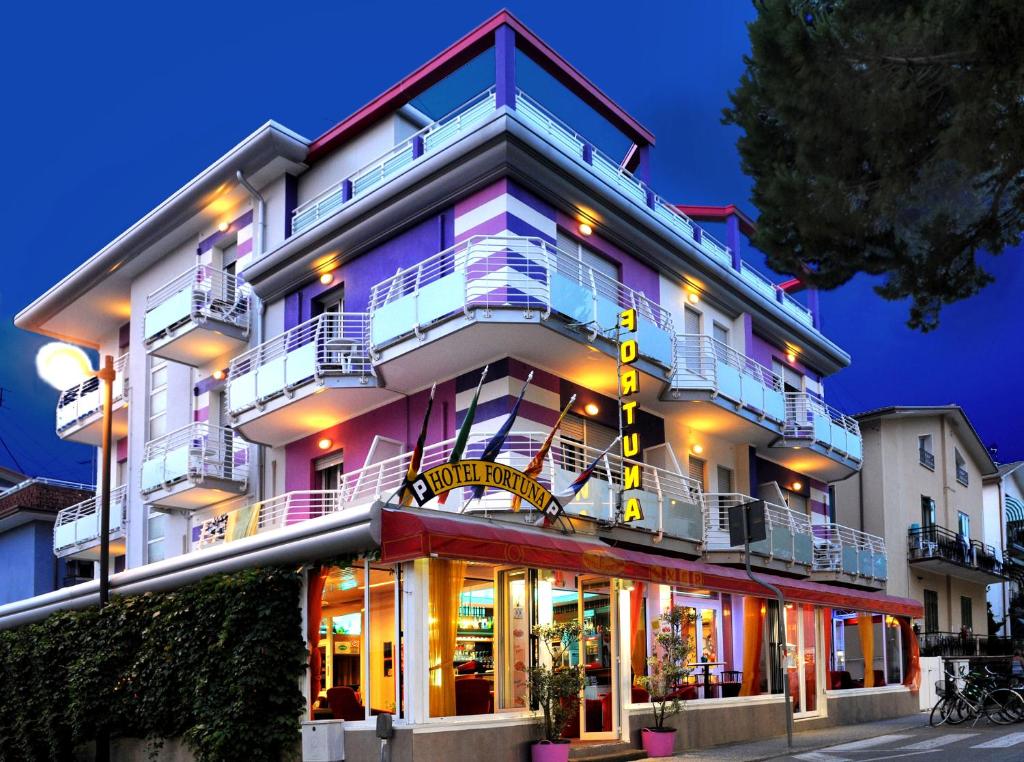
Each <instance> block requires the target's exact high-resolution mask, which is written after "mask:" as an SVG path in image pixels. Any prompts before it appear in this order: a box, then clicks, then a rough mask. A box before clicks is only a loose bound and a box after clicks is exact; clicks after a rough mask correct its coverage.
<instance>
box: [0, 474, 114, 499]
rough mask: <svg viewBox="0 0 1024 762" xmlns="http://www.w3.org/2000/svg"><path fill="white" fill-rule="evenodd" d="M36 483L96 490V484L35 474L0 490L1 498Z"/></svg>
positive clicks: (85, 490)
mask: <svg viewBox="0 0 1024 762" xmlns="http://www.w3.org/2000/svg"><path fill="white" fill-rule="evenodd" d="M36 484H46V485H48V486H50V487H63V488H64V489H77V490H81V491H82V492H94V491H95V490H96V485H95V484H85V483H84V482H69V481H65V480H64V479H50V478H49V477H46V476H33V477H32V478H31V479H25V480H24V481H20V482H18V483H17V484H14V485H12V486H10V487H8V488H7V489H5V490H3V491H2V492H0V498H3V497H7V496H8V495H13V494H14V493H16V492H21V491H22V490H23V489H28V488H29V487H31V486H33V485H36Z"/></svg>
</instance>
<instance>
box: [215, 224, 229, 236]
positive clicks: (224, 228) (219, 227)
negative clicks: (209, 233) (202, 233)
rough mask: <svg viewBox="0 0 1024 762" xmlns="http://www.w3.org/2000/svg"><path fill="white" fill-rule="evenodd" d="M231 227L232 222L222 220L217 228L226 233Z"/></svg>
mask: <svg viewBox="0 0 1024 762" xmlns="http://www.w3.org/2000/svg"><path fill="white" fill-rule="evenodd" d="M230 227H231V223H229V222H222V223H220V224H219V225H218V226H217V230H219V231H220V232H222V233H226V232H228V228H230Z"/></svg>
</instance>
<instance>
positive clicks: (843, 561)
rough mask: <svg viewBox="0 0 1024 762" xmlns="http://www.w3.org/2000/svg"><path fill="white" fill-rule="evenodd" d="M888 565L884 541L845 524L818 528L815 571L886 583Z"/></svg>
mask: <svg viewBox="0 0 1024 762" xmlns="http://www.w3.org/2000/svg"><path fill="white" fill-rule="evenodd" d="M887 563H888V562H887V559H886V555H885V540H883V539H882V538H881V537H878V536H877V535H873V534H868V533H867V532H862V531H860V530H859V529H854V528H852V527H848V526H843V525H842V524H816V525H815V526H814V564H813V567H812V568H813V570H814V571H826V572H843V573H846V574H850V575H854V576H860V577H869V578H872V579H877V580H884V579H886V577H887V576H888V569H887Z"/></svg>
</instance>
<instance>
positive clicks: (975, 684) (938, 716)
mask: <svg viewBox="0 0 1024 762" xmlns="http://www.w3.org/2000/svg"><path fill="white" fill-rule="evenodd" d="M1000 677H1002V676H1001V675H997V674H996V673H993V672H992V671H991V670H990V669H988V667H986V668H985V673H984V674H983V673H980V672H971V673H969V674H964V673H961V675H960V676H959V677H958V676H957V675H953V674H950V673H948V672H947V673H946V679H945V680H940V681H937V682H936V684H935V691H936V693H937V694H938V696H939V700H938V701H937V702H936V703H935V706H934V707H932V711H931V714H930V715H929V717H928V724H929V725H931V726H932V727H938V726H939V725H942V724H943V723H947V724H949V725H959V724H960V723H962V722H966V721H967V720H973V721H974V722H973V724H974V725H976V724H977V723H978V721H979V720H980V719H981V718H982V717H985V719H987V720H988V721H989V722H992V723H993V724H996V725H1009V724H1010V723H1012V722H1021V721H1022V720H1024V697H1022V696H1021V694H1020V693H1018V692H1017V691H1015V690H1013V689H1011V688H1009V687H1006V686H999V685H997V684H996V681H997V679H998V678H1000ZM959 678H963V682H964V686H963V688H960V687H959V684H958V681H959ZM947 686H948V688H947Z"/></svg>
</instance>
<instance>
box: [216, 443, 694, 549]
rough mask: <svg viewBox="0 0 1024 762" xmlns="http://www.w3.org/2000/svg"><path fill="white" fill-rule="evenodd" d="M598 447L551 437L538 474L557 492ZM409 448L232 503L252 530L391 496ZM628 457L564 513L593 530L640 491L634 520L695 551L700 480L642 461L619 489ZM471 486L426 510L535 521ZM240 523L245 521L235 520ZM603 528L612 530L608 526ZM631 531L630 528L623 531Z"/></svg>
mask: <svg viewBox="0 0 1024 762" xmlns="http://www.w3.org/2000/svg"><path fill="white" fill-rule="evenodd" d="M490 436H491V435H490V434H489V433H482V434H473V435H472V436H471V437H470V440H469V443H468V445H467V448H466V451H465V453H464V456H463V457H464V458H467V459H468V458H475V457H479V455H480V453H481V452H482V451H483V448H484V446H485V444H486V442H487V440H488V439H490ZM546 436H547V432H520V433H516V434H512V435H510V436H509V438H508V440H507V441H506V447H505V450H504V451H503V452H502V454H501V455H500V456H499V457H498V460H499V461H500V462H502V463H507V464H510V465H512V466H514V467H516V468H520V469H521V468H524V467H525V466H526V464H527V463H528V462H529V461H530V460H531V459H532V458H533V456H534V455H536V453H537V449H538V448H539V446H540V443H541V442H542V441H543V439H544V437H546ZM454 441H455V440H454V439H448V440H446V441H443V442H438V443H435V444H432V445H429V446H427V447H426V448H425V450H424V452H423V462H422V465H421V470H426V469H429V468H432V467H434V466H437V465H440V464H442V463H445V462H447V461H448V458H449V456H450V454H451V447H452V444H453V443H454ZM597 454H598V453H597V452H596V451H594V450H592V449H591V448H587V447H584V446H583V445H580V444H577V443H575V442H569V441H567V440H561V439H560V438H557V437H556V440H555V443H554V444H553V445H552V447H551V449H550V450H549V452H548V455H547V457H546V459H545V463H544V466H543V469H542V471H541V473H540V474H539V475H538V477H537V478H538V481H540V482H541V483H542V484H544V485H545V486H546V487H548V488H549V489H552V486H553V491H554V492H555V493H556V494H557V493H558V492H559V490H563V489H565V487H566V486H567V485H568V484H570V483H571V482H572V481H573V480H574V479H575V478H576V476H577V475H578V474H579V472H580V471H581V470H582V469H583V468H585V467H586V466H587V465H589V463H590V462H591V460H593V458H594V457H596V455H597ZM410 457H411V455H410V454H409V453H406V454H403V455H399V456H397V457H394V458H390V459H387V460H383V461H381V462H379V463H375V464H372V465H368V466H364V467H363V468H361V469H358V470H356V471H351V472H349V473H346V474H344V475H343V477H342V484H341V487H340V489H338V490H329V491H298V492H290V493H287V494H284V495H279V496H277V497H274V498H271V499H269V500H265V501H263V502H262V503H256V504H254V506H247V507H245V508H240V509H236V510H239V511H249V512H251V511H252V510H253V508H254V507H255V509H256V511H257V512H258V517H256V518H255V519H254V522H255V523H254V526H255V527H256V531H257V532H265V531H270V530H273V529H279V528H281V527H284V526H289V525H291V524H295V523H298V522H301V521H307V520H310V519H315V518H318V517H320V516H324V515H328V514H331V513H335V512H337V511H341V510H345V509H346V508H349V507H354V506H357V505H365V504H367V503H372V502H374V501H377V500H383V501H389V502H396V501H397V495H396V494H395V493H396V492H397V490H398V489H399V488H400V487H401V485H402V482H403V480H404V479H405V476H406V473H407V472H408V470H409V459H410ZM631 462H632V461H623V459H622V458H620V457H618V456H614V455H607V456H606V457H605V458H604V459H603V460H602V462H601V463H600V464H599V465H598V467H597V468H596V469H595V472H594V475H593V477H592V478H591V479H590V481H589V483H588V484H587V485H586V487H584V489H583V490H582V491H581V492H580V494H579V495H578V496H577V498H576V499H575V500H573V501H572V502H570V503H569V504H568V505H567V506H566V513H567V514H568V515H569V516H570V517H572V518H573V519H574V520H576V521H575V523H577V524H578V525H579V526H580V527H581V528H584V527H586V528H588V529H584V530H583V531H591V532H596V531H598V523H599V522H605V521H611V520H613V519H614V516H615V510H616V508H617V506H618V505H619V499H620V497H634V496H635V497H637V498H639V500H640V503H641V505H642V507H643V510H644V520H643V521H642V522H637V523H636V524H634V525H632V526H633V528H635V529H639V530H642V531H645V532H647V533H654V532H659V531H660V532H663V533H664V535H665V537H666V538H669V539H670V540H671V539H675V540H679V541H681V542H683V543H686V544H688V545H689V547H690V548H691V549H692V550H693V552H695V551H696V547H697V544H698V543H699V542H700V541H701V539H702V537H703V510H702V506H703V496H702V494H701V490H700V485H699V484H698V483H697V482H695V481H693V480H692V479H689V478H688V477H685V476H683V475H681V474H675V473H671V472H668V471H665V470H664V469H659V468H655V467H654V466H650V465H646V464H641V470H642V485H643V489H641V490H630V491H629V492H628V493H623V491H622V489H621V484H622V478H621V476H622V466H623V463H626V464H629V463H631ZM468 497H469V490H468V489H456V490H453V491H452V492H451V493H450V495H449V497H448V500H447V502H446V503H445V505H443V506H442V505H439V504H438V502H437V500H436V499H435V500H433V501H431V502H430V503H428V504H427V505H426V506H425V507H426V508H427V509H434V510H444V511H449V512H453V513H458V512H460V511H463V510H464V512H466V513H473V514H483V515H486V516H489V517H491V518H496V519H505V520H509V521H519V522H522V521H527V522H535V521H536V516H537V514H538V512H537V511H536V509H535V508H534V507H533V506H531V505H529V504H527V503H523V505H522V510H521V511H520V512H518V513H513V512H512V510H511V497H510V495H509V494H508V493H506V492H498V491H493V490H492V491H489V492H488V493H486V494H485V495H484V496H483V497H482V498H481V499H480V500H474V501H469V502H468V504H467V501H468ZM239 523H242V522H239ZM226 527H227V522H226V521H224V518H223V516H217V517H214V518H211V519H210V520H209V521H207V522H205V524H204V525H203V527H202V530H201V533H200V540H199V543H198V547H206V546H208V545H212V544H217V543H220V542H223V541H224V540H225V539H232V538H226V536H225V533H226ZM607 531H617V530H613V529H608V530H607ZM625 531H629V530H625Z"/></svg>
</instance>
